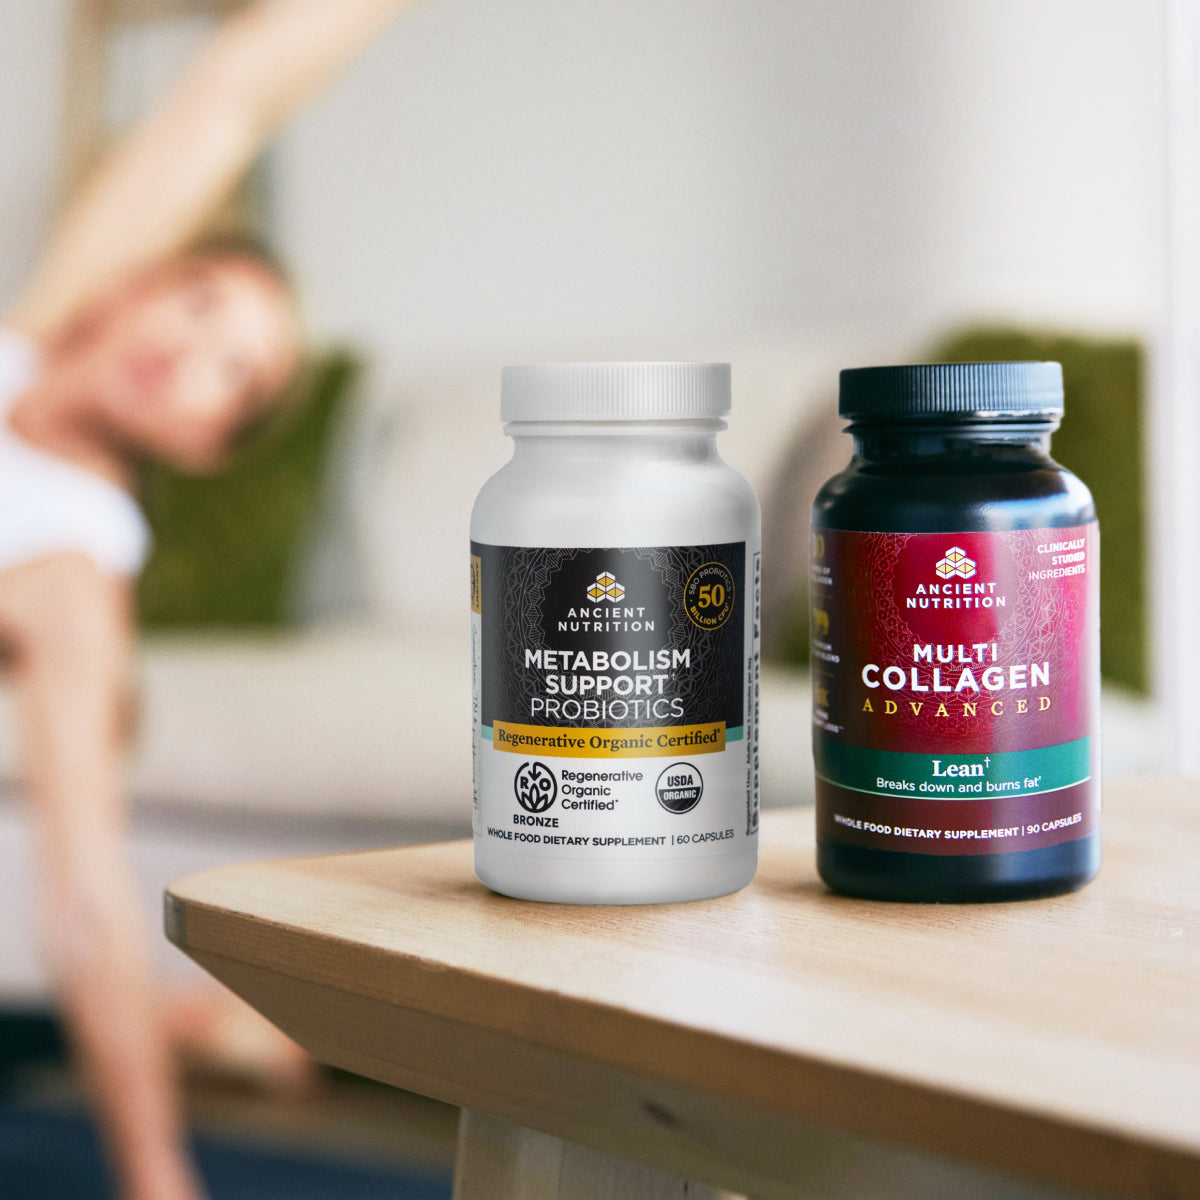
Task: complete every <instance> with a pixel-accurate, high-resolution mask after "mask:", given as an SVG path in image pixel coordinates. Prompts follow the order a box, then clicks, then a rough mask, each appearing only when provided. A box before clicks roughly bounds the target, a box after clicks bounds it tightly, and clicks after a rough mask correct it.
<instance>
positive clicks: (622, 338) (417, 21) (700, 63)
mask: <svg viewBox="0 0 1200 1200" xmlns="http://www.w3.org/2000/svg"><path fill="white" fill-rule="evenodd" d="M1150 10H1151V6H1150V5H1147V4H1146V3H1144V0H1049V2H1048V0H909V2H906V3H904V4H900V5H896V4H894V3H891V2H890V0H853V2H851V0H808V2H806V3H799V2H791V3H789V2H787V0H759V2H757V3H754V4H747V3H745V0H690V2H687V3H684V2H670V0H610V2H609V3H606V4H604V5H597V4H595V3H594V2H593V0H557V2H556V3H554V4H547V3H544V0H507V2H506V3H495V2H494V0H441V2H440V3H433V4H430V5H428V6H426V7H424V8H423V9H420V10H418V12H417V13H416V14H415V15H414V16H413V17H411V18H410V19H409V20H408V21H407V22H406V23H405V24H403V25H401V26H400V27H398V28H397V29H396V30H395V31H394V32H393V33H392V34H391V35H390V36H389V37H388V38H387V39H386V40H385V41H384V42H383V43H382V44H381V45H380V46H379V47H378V48H377V49H376V50H375V51H373V53H372V54H371V55H370V56H369V58H368V59H367V60H366V61H365V62H364V63H363V64H362V65H361V67H359V68H358V69H357V70H356V71H355V72H354V73H353V74H352V75H351V76H350V77H348V78H347V79H346V80H345V81H344V82H342V83H341V84H340V85H339V87H338V88H337V89H336V91H335V92H334V93H333V94H332V95H331V96H329V97H328V98H327V99H326V100H324V101H323V102H322V103H321V104H320V105H318V106H317V107H316V108H314V109H313V110H311V111H310V112H309V113H308V114H307V115H306V116H305V118H304V119H303V120H302V121H301V122H300V123H299V124H298V125H297V126H296V127H295V128H294V129H293V130H292V131H291V132H290V133H289V135H288V136H287V137H286V138H285V139H284V140H283V143H282V146H281V148H280V150H279V153H278V157H277V160H276V178H277V185H278V193H277V195H278V203H277V212H278V217H279V222H280V230H281V239H282V241H283V243H284V244H285V247H286V249H287V252H288V254H289V256H290V257H291V258H292V260H293V261H294V262H295V263H296V264H297V267H298V270H299V273H300V277H301V279H302V280H303V281H304V283H305V284H306V285H307V290H308V291H309V293H310V295H311V298H312V301H311V303H312V310H313V317H314V321H315V323H316V325H317V327H318V328H319V329H321V330H324V331H329V332H334V333H336V334H339V335H343V336H351V337H357V338H360V339H363V340H365V341H367V342H369V343H371V344H375V345H377V346H379V347H380V348H381V349H382V350H383V352H384V355H385V358H386V360H387V361H388V362H390V363H393V364H394V365H395V366H396V367H397V368H402V366H403V365H404V364H409V365H410V366H411V365H412V364H421V363H426V362H427V363H430V364H438V363H440V362H441V361H442V360H444V359H445V358H447V357H451V358H459V357H462V356H464V355H469V356H471V357H475V358H478V357H483V358H488V357H490V356H492V355H495V356H496V357H497V358H498V359H511V358H516V357H521V356H523V355H526V354H545V353H561V354H595V353H599V354H608V355H610V356H611V355H618V356H619V355H621V354H625V353H630V352H631V351H632V352H635V353H639V354H662V355H670V354H675V353H681V352H682V353H693V354H694V353H706V352H707V353H708V354H710V355H720V354H721V353H722V347H723V346H725V345H730V344H736V343H737V342H738V341H740V340H742V339H743V338H744V337H745V336H746V335H748V334H762V333H764V332H765V333H770V334H774V335H777V336H778V337H781V338H785V339H786V338H792V337H796V336H805V335H811V334H812V333H813V331H816V333H817V335H818V336H820V335H821V332H822V331H823V330H825V329H829V328H833V327H839V328H842V329H845V328H847V327H855V328H859V329H861V330H863V331H864V338H865V339H866V340H868V341H869V339H870V337H871V334H872V332H878V334H879V335H880V337H881V339H883V340H885V341H887V342H894V341H895V340H896V339H897V338H901V339H904V338H914V339H919V338H923V337H925V336H926V335H927V334H928V333H929V332H930V331H935V330H936V329H938V328H939V327H941V326H942V325H943V324H944V323H946V322H952V321H957V320H961V319H965V318H970V317H976V316H982V317H991V316H995V317H1001V318H1012V319H1018V320H1027V321H1047V322H1049V321H1053V322H1056V323H1060V324H1067V325H1075V326H1080V327H1090V328H1098V329H1114V330H1122V331H1123V330H1135V331H1140V330H1142V329H1143V328H1144V327H1145V326H1146V325H1147V323H1148V319H1149V310H1150V275H1149V270H1148V265H1149V259H1150V248H1151V247H1150V239H1149V234H1148V224H1149V200H1148V194H1147V184H1146V180H1147V176H1148V164H1147V144H1148V141H1149V138H1148V131H1149V111H1148V109H1149V91H1150V89H1149V79H1148V63H1149V54H1148V51H1147V40H1148V37H1149V29H1148V24H1149V17H1150Z"/></svg>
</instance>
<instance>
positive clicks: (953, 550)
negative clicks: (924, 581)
mask: <svg viewBox="0 0 1200 1200" xmlns="http://www.w3.org/2000/svg"><path fill="white" fill-rule="evenodd" d="M934 570H935V571H936V572H937V573H938V575H939V576H940V577H941V578H942V579H953V578H954V577H955V576H956V575H957V576H958V578H959V579H970V578H971V576H972V575H974V574H975V560H974V559H973V558H968V557H967V554H966V551H965V550H963V549H962V548H961V547H960V546H951V547H950V549H949V550H947V551H946V554H945V557H944V558H942V559H941V560H939V562H938V564H937V566H936V567H934Z"/></svg>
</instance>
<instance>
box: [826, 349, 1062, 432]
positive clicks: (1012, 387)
mask: <svg viewBox="0 0 1200 1200" xmlns="http://www.w3.org/2000/svg"><path fill="white" fill-rule="evenodd" d="M1062 411H1063V379H1062V365H1061V364H1060V363H1056V362H979V363H931V364H928V365H925V366H913V367H855V368H852V369H851V370H847V371H843V372H842V373H841V385H840V389H839V396H838V413H839V414H840V415H841V416H843V417H847V418H848V419H849V420H851V421H860V420H865V421H869V420H880V419H887V418H893V419H899V420H904V419H905V418H910V417H917V418H921V417H940V416H947V417H968V416H990V415H993V414H994V415H997V416H1000V417H1015V416H1028V417H1030V418H1032V419H1034V420H1037V419H1046V418H1057V417H1061V416H1062Z"/></svg>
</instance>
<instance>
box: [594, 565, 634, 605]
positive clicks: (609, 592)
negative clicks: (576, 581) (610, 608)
mask: <svg viewBox="0 0 1200 1200" xmlns="http://www.w3.org/2000/svg"><path fill="white" fill-rule="evenodd" d="M587 594H588V597H589V598H590V599H592V600H611V601H612V602H613V603H614V604H616V602H617V601H618V600H621V599H624V596H625V589H624V588H623V587H622V586H621V585H620V584H619V583H618V582H617V581H616V579H615V578H614V577H613V576H612V575H610V574H609V573H608V572H607V571H601V572H600V574H599V575H597V576H596V582H595V583H593V584H592V585H591V586H590V587H589V588H588V593H587Z"/></svg>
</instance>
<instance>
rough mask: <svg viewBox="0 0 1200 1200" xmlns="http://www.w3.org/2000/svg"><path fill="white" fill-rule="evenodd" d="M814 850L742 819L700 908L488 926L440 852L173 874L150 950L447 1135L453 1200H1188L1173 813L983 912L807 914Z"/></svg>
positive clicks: (1119, 797)
mask: <svg viewBox="0 0 1200 1200" xmlns="http://www.w3.org/2000/svg"><path fill="white" fill-rule="evenodd" d="M812 823H813V820H812V812H811V810H795V811H787V812H777V813H770V814H768V815H767V816H766V818H765V820H764V823H763V853H762V866H761V869H760V871H759V874H758V878H757V880H756V881H755V883H754V884H753V886H751V887H750V888H747V889H746V890H745V891H743V892H741V893H739V894H738V895H735V896H729V897H726V898H724V899H722V900H716V901H709V902H704V903H694V904H682V905H668V906H661V907H643V908H570V907H563V906H557V905H538V904H528V903H522V902H519V901H515V900H508V899H505V898H503V897H500V896H496V895H494V894H492V893H490V892H488V891H486V890H485V889H484V888H483V887H482V886H481V885H480V884H478V883H477V882H476V881H475V879H474V876H473V875H472V872H471V847H470V845H469V844H468V843H465V842H454V843H447V844H443V845H435V846H422V847H412V848H407V849H400V850H394V851H382V852H372V853H365V854H349V855H337V856H332V857H324V858H306V859H297V860H290V861H280V862H269V863H254V864H248V865H245V866H235V867H225V868H221V869H219V870H214V871H208V872H205V873H202V874H199V875H193V876H191V877H189V878H187V879H184V880H181V881H180V882H179V883H177V884H175V885H174V886H173V887H172V888H171V889H170V891H169V893H168V895H167V912H166V919H167V932H168V935H169V937H170V938H171V940H172V941H173V942H174V943H175V944H176V945H177V946H179V947H180V948H182V949H183V950H184V951H186V952H187V953H188V954H189V955H190V956H191V957H192V958H194V959H195V960H196V961H197V962H199V963H200V964H201V965H202V966H204V967H205V968H207V969H208V970H209V971H210V972H211V973H212V974H213V975H215V976H216V977H217V978H218V979H220V980H222V981H223V982H224V983H226V984H227V985H228V986H229V987H231V988H232V989H233V990H234V991H235V992H238V993H239V994H240V995H242V996H243V997H245V998H246V999H247V1000H248V1001H249V1002H250V1003H251V1004H253V1005H254V1006H255V1007H256V1008H258V1009H259V1010H260V1011H261V1012H263V1013H264V1014H266V1016H267V1017H269V1018H270V1019H271V1020H272V1021H274V1022H275V1023H276V1024H277V1025H279V1026H280V1027H281V1028H282V1029H284V1030H285V1031H286V1032H287V1033H289V1034H290V1035H291V1036H292V1037H294V1038H295V1039H296V1040H297V1041H298V1042H300V1043H301V1044H302V1045H303V1046H305V1047H307V1048H308V1049H309V1050H310V1051H311V1052H312V1053H313V1054H314V1055H315V1056H316V1057H317V1058H318V1059H319V1060H321V1061H322V1062H325V1063H330V1064H333V1065H336V1066H339V1067H343V1068H346V1069H348V1070H350V1071H355V1072H358V1073H360V1074H363V1075H367V1076H370V1077H372V1078H374V1079H378V1080H383V1081H385V1082H387V1083H391V1084H395V1085H397V1086H399V1087H403V1088H408V1089H410V1090H412V1091H416V1092H420V1093H423V1094H425V1095H428V1096H433V1097H437V1098H438V1099H441V1100H446V1101H449V1102H451V1103H453V1104H457V1105H461V1106H463V1107H464V1108H465V1109H467V1110H469V1111H468V1113H467V1114H465V1117H464V1121H463V1124H462V1127H461V1129H460V1141H459V1158H458V1175H457V1183H456V1196H458V1197H460V1198H461V1200H478V1198H481V1197H487V1198H488V1200H504V1198H506V1197H522V1198H524V1200H535V1198H536V1200H542V1198H543V1197H545V1198H551V1197H562V1198H564V1200H594V1198H599V1197H613V1198H614V1200H615V1198H618V1197H619V1198H622V1200H624V1198H626V1197H635V1196H646V1197H649V1196H655V1197H668V1196H684V1195H687V1196H690V1197H693V1198H695V1197H699V1196H702V1195H708V1196H712V1195H716V1194H719V1193H717V1192H716V1191H715V1190H714V1188H715V1187H717V1186H720V1187H725V1188H730V1189H736V1190H737V1191H738V1192H741V1193H746V1194H750V1195H753V1196H759V1197H797V1196H813V1197H817V1196H820V1197H823V1198H825V1200H828V1198H829V1197H837V1196H842V1195H846V1196H850V1195H856V1194H857V1195H862V1196H869V1195H874V1196H884V1195H886V1196H896V1197H909V1196H912V1197H922V1198H926V1200H927V1198H930V1197H934V1196H936V1197H942V1196H954V1197H956V1198H964V1197H970V1196H976V1195H982V1194H999V1193H998V1192H995V1191H994V1190H993V1191H992V1192H989V1191H987V1189H988V1188H989V1187H993V1189H994V1188H995V1187H999V1186H1000V1183H999V1182H998V1181H997V1178H996V1173H1002V1174H1003V1175H1005V1176H1006V1177H1009V1180H1008V1183H1007V1184H1006V1186H1007V1187H1008V1188H1009V1190H1007V1191H1003V1193H1002V1194H1003V1195H1005V1196H1006V1197H1007V1196H1015V1195H1020V1196H1022V1197H1024V1196H1034V1195H1036V1196H1050V1195H1054V1196H1062V1195H1064V1194H1065V1193H1064V1190H1063V1189H1067V1190H1068V1191H1069V1192H1070V1194H1073V1195H1077V1194H1079V1192H1080V1191H1086V1192H1089V1193H1093V1194H1094V1193H1101V1194H1113V1195H1117V1196H1127V1197H1138V1198H1145V1200H1168V1198H1175V1197H1178V1198H1184V1197H1188V1198H1190V1200H1195V1198H1196V1197H1200V785H1193V784H1183V783H1178V782H1176V783H1170V782H1158V783H1149V782H1148V783H1145V784H1140V785H1138V786H1136V787H1132V786H1121V787H1114V788H1111V789H1109V791H1108V792H1107V794H1106V811H1105V830H1106V850H1105V855H1106V857H1105V866H1104V869H1103V871H1102V873H1101V876H1100V878H1099V879H1098V880H1097V881H1096V882H1095V883H1093V884H1092V885H1091V886H1090V887H1088V888H1087V889H1085V890H1084V891H1083V892H1081V893H1079V894H1077V895H1074V896H1066V897H1062V898H1059V899H1054V900H1042V901H1030V902H1025V903H1015V904H1007V905H987V906H975V907H936V906H900V905H885V904H876V903H868V902H859V901H849V900H844V899H839V898H837V897H834V896H831V895H829V894H828V893H826V892H825V890H824V889H823V888H822V887H821V885H820V884H819V882H818V880H817V878H816V874H815V869H814V866H813V835H812ZM529 1131H540V1132H529ZM1012 1176H1021V1177H1024V1180H1025V1183H1024V1185H1017V1184H1014V1183H1013V1182H1012V1180H1011V1177H1012ZM689 1178H690V1179H691V1180H692V1181H693V1182H692V1184H691V1185H690V1190H688V1187H689V1185H687V1184H685V1183H684V1182H683V1181H684V1179H689ZM699 1181H704V1182H703V1183H700V1182H699ZM710 1185H711V1186H710ZM1014 1188H1016V1189H1017V1190H1013V1189H1014ZM1022 1188H1025V1189H1028V1190H1022Z"/></svg>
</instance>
